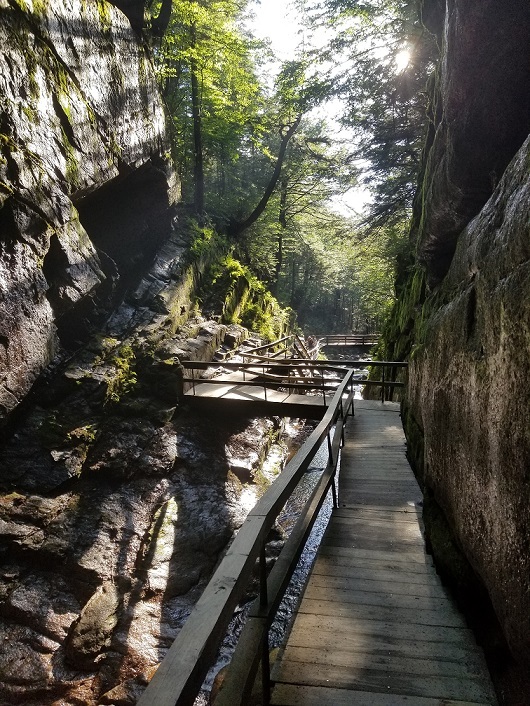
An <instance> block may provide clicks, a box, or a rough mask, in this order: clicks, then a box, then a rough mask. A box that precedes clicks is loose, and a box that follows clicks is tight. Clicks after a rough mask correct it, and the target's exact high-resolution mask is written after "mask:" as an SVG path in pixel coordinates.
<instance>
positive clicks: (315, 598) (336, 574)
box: [271, 401, 497, 706]
mask: <svg viewBox="0 0 530 706" xmlns="http://www.w3.org/2000/svg"><path fill="white" fill-rule="evenodd" d="M346 429H347V434H346V443H345V446H344V448H343V451H342V461H341V471H340V481H339V505H340V507H339V509H338V510H335V511H334V512H333V514H332V518H331V520H330V523H329V526H328V529H327V531H326V534H325V536H324V539H323V542H322V546H321V548H320V550H319V553H318V556H317V559H316V562H315V565H314V567H313V570H312V573H311V575H310V578H309V581H308V584H307V586H306V590H305V593H304V597H303V600H302V602H301V604H300V607H299V609H298V612H297V615H296V618H295V620H294V624H293V626H292V629H291V633H290V635H289V638H288V641H287V644H286V646H285V648H284V649H283V650H282V652H281V654H280V657H279V659H278V660H277V662H276V664H275V666H274V669H273V672H272V680H273V683H274V684H275V685H274V689H273V693H272V700H271V704H274V706H350V705H352V706H353V705H355V706H453V705H454V706H470V705H473V704H496V703H497V702H496V698H495V695H494V692H493V688H492V686H491V681H490V677H489V674H488V671H487V668H486V665H485V661H484V658H483V655H482V653H481V651H480V649H479V648H478V647H477V645H476V643H475V640H474V637H473V634H472V632H471V631H470V630H469V629H468V628H467V626H466V624H465V621H464V619H463V617H462V616H461V615H460V614H459V612H458V611H457V609H456V608H455V606H454V604H453V602H452V600H451V598H450V597H449V596H448V594H447V593H446V591H445V589H444V588H443V587H442V585H441V583H440V580H439V578H438V576H437V574H436V571H435V570H434V568H433V566H432V562H431V559H430V557H429V556H428V555H427V554H426V553H425V550H424V543H423V538H422V531H421V519H420V518H421V505H420V503H421V492H420V490H419V487H418V485H417V483H416V480H415V478H414V476H413V474H412V471H411V469H410V466H409V465H408V463H407V461H406V458H405V440H404V435H403V431H402V427H401V419H400V417H399V406H398V405H397V404H395V403H385V405H382V404H381V403H380V402H368V401H360V402H357V401H356V416H355V417H354V419H353V420H352V422H351V423H349V424H348V426H347V427H346Z"/></svg>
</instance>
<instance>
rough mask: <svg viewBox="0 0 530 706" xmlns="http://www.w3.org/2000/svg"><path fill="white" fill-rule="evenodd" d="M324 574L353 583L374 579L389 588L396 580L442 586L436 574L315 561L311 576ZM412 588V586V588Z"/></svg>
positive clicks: (419, 584) (412, 583)
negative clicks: (411, 572) (380, 569)
mask: <svg viewBox="0 0 530 706" xmlns="http://www.w3.org/2000/svg"><path fill="white" fill-rule="evenodd" d="M316 574H320V575H324V576H329V577H336V578H342V579H347V580H348V581H351V582H352V585H354V583H355V585H357V584H358V583H359V582H362V581H372V583H373V584H377V585H379V586H385V585H386V586H387V588H388V590H390V589H391V588H393V584H394V582H395V583H396V584H397V583H401V584H406V585H410V586H411V587H412V586H431V587H433V588H440V591H441V590H442V589H441V586H440V582H439V579H438V578H437V577H436V576H433V575H429V574H425V573H415V574H410V575H407V574H406V573H401V574H399V576H396V573H395V572H394V571H378V570H377V569H362V568H358V567H351V566H346V567H344V566H340V565H337V564H334V563H333V564H331V565H330V564H321V563H320V562H319V559H318V558H317V561H316V562H315V565H314V567H313V570H312V573H311V578H312V577H313V576H314V575H316ZM411 590H412V588H411Z"/></svg>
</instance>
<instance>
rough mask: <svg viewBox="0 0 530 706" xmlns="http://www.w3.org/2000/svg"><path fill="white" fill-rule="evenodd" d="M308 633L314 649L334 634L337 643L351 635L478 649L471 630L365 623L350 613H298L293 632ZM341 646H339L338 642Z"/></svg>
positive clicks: (380, 621)
mask: <svg viewBox="0 0 530 706" xmlns="http://www.w3.org/2000/svg"><path fill="white" fill-rule="evenodd" d="M295 628H298V630H305V631H306V634H307V635H308V638H309V639H310V640H311V641H310V642H309V643H308V644H309V645H313V644H314V641H315V635H319V639H320V636H321V635H320V634H319V633H323V632H333V633H334V634H335V636H336V638H337V641H340V640H342V639H343V637H344V636H347V635H349V634H357V635H364V636H365V637H366V638H368V637H369V636H372V635H374V636H375V635H378V636H380V637H384V638H386V639H388V640H389V641H396V640H403V641H405V642H409V641H414V640H420V641H422V642H443V643H451V644H455V645H459V646H461V647H467V648H470V649H476V648H477V645H476V643H475V640H474V637H473V633H472V632H471V630H469V629H468V628H452V627H439V626H433V625H420V624H416V623H415V624H413V625H410V624H404V623H399V622H393V621H389V620H386V621H384V620H364V619H362V618H360V617H357V616H353V617H352V616H350V615H348V614H347V613H345V614H344V615H341V616H333V615H313V614H311V613H298V614H297V616H296V623H295V626H294V628H293V630H294V629H295ZM311 632H312V634H311ZM337 644H338V642H337Z"/></svg>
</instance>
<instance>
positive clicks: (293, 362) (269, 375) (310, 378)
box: [182, 358, 408, 402]
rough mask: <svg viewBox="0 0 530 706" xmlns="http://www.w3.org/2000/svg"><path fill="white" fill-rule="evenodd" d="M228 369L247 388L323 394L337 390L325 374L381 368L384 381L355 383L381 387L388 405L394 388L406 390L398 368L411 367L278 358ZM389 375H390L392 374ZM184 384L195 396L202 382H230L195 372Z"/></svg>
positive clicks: (201, 366)
mask: <svg viewBox="0 0 530 706" xmlns="http://www.w3.org/2000/svg"><path fill="white" fill-rule="evenodd" d="M182 365H183V367H184V368H185V369H188V370H192V371H195V370H206V369H208V368H211V367H215V366H214V365H213V364H212V363H208V362H204V361H195V360H188V361H183V363H182ZM219 365H220V367H223V368H224V369H226V370H241V371H243V373H244V375H243V382H244V384H245V385H248V386H251V387H252V386H254V387H263V388H265V394H266V389H267V387H268V388H271V389H278V388H279V387H288V388H289V389H291V388H292V390H293V391H294V390H299V391H309V390H314V391H318V390H320V391H321V392H323V393H324V394H325V393H326V391H329V390H330V389H334V387H335V385H334V383H333V378H331V377H328V378H324V373H325V372H327V373H328V374H329V373H333V374H337V373H338V374H339V375H340V376H342V375H344V374H345V371H346V370H351V369H353V370H355V369H365V368H381V379H380V380H362V381H360V380H356V381H355V382H356V384H361V385H368V386H377V387H380V388H381V401H382V402H385V401H386V400H389V399H391V398H392V394H393V390H394V389H395V388H400V387H404V386H405V383H404V382H401V381H397V380H395V377H396V371H397V369H398V368H406V367H408V363H407V362H405V361H389V360H371V361H366V360H365V361H360V360H313V359H311V358H289V359H288V362H286V361H285V360H277V359H270V358H266V359H262V360H259V361H255V362H253V363H229V362H223V363H222V364H219ZM275 367H276V368H278V369H281V370H282V371H283V372H282V375H276V374H275V373H273V372H272V371H273V370H274V368H275ZM302 369H305V370H306V373H305V374H303V375H300V378H303V379H304V382H303V383H301V382H297V381H296V378H297V370H302ZM316 371H319V372H321V374H322V377H315V375H314V373H315V372H316ZM245 372H248V373H251V374H254V375H258V376H261V378H262V379H261V380H245ZM389 373H390V374H389ZM182 382H183V384H187V385H189V386H191V388H192V390H193V393H195V385H196V384H198V383H201V382H208V383H212V384H214V385H226V384H228V383H230V382H233V381H230V380H228V379H226V378H223V377H222V376H220V377H215V378H208V379H205V378H200V377H196V376H195V374H194V372H192V375H191V376H184V377H183V379H182Z"/></svg>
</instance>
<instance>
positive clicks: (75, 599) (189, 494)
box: [0, 409, 284, 706]
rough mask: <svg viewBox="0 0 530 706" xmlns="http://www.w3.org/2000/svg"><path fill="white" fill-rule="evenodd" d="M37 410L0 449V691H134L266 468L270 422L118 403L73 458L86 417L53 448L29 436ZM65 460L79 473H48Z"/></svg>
mask: <svg viewBox="0 0 530 706" xmlns="http://www.w3.org/2000/svg"><path fill="white" fill-rule="evenodd" d="M43 414H44V413H43V411H42V410H41V409H37V410H35V411H34V418H33V417H30V419H28V421H27V423H26V426H25V428H23V429H22V430H21V431H19V432H17V433H16V434H15V438H14V439H13V441H12V443H11V444H8V445H7V449H6V451H5V453H4V456H3V459H2V463H3V464H5V465H8V466H10V468H11V471H12V484H11V485H12V487H11V490H10V492H6V493H4V494H3V495H2V496H1V497H0V518H1V519H0V528H1V530H2V535H3V540H2V555H3V565H2V569H1V577H2V588H1V600H0V616H1V621H2V634H3V637H4V644H3V649H2V652H1V654H0V674H1V682H2V684H1V687H0V694H1V698H2V701H1V703H3V704H6V706H7V704H15V703H24V704H26V705H28V706H30V705H31V706H32V705H33V704H35V706H37V704H38V705H39V706H44V705H45V704H50V705H51V704H57V705H59V704H61V705H63V704H64V706H66V705H70V704H87V705H89V704H132V703H135V700H136V698H137V695H138V693H139V692H140V691H141V689H142V688H143V686H144V685H145V682H146V681H147V680H148V679H149V677H150V673H151V671H152V669H153V667H154V666H155V665H157V664H158V662H159V661H160V660H161V659H162V657H163V655H164V653H165V649H166V648H167V647H169V645H170V644H171V642H172V640H173V639H174V637H175V635H176V633H177V632H178V630H179V628H180V627H181V625H182V623H183V621H184V620H185V619H186V617H187V615H188V614H189V611H190V609H191V607H192V606H193V604H194V602H195V601H196V600H197V598H198V597H199V595H200V593H201V591H202V590H203V588H204V586H205V585H206V583H207V581H208V579H209V577H210V575H211V573H212V570H213V568H214V567H215V564H216V562H217V560H218V557H219V554H220V552H222V550H223V549H224V547H225V546H226V544H227V543H228V542H229V541H230V539H231V537H232V536H233V533H234V532H235V531H236V530H237V528H238V527H239V526H240V525H241V524H242V522H243V520H244V518H245V516H246V513H247V512H248V510H249V509H250V508H251V506H252V504H253V503H254V502H255V499H256V497H257V495H258V494H259V492H261V490H262V489H263V488H264V486H265V485H266V483H267V482H268V478H267V475H264V474H261V473H260V468H261V462H262V460H263V457H264V456H265V454H266V453H267V452H268V451H269V449H270V446H271V444H273V443H274V442H275V441H276V440H277V434H278V432H279V424H278V422H277V421H275V420H270V419H262V420H255V419H254V420H248V419H241V418H239V419H238V418H234V419H223V421H222V422H219V421H218V420H216V419H215V418H208V417H204V416H203V417H197V416H196V415H193V414H191V413H190V412H183V413H181V414H178V415H177V416H176V417H175V418H174V419H172V420H168V421H159V422H158V423H155V422H153V421H152V420H148V419H145V418H141V417H138V416H130V417H127V416H118V415H115V416H112V417H110V418H109V419H107V420H106V421H105V423H104V424H103V425H102V427H100V428H99V429H98V431H97V432H95V439H94V442H93V443H92V444H88V441H87V440H86V439H84V440H83V442H82V445H87V446H90V448H89V449H88V450H87V453H86V457H85V459H84V461H83V462H82V463H81V461H80V458H81V456H82V455H84V453H81V452H80V451H79V443H78V442H79V438H80V437H81V436H82V434H88V433H89V432H88V431H87V427H88V425H85V426H84V427H80V426H75V427H74V428H71V429H70V430H69V431H68V435H70V437H72V438H74V439H75V441H76V446H75V449H76V450H75V451H74V447H71V448H70V449H69V450H68V452H67V451H64V450H63V451H59V450H57V449H54V448H50V445H51V442H50V441H49V440H48V442H47V443H48V446H46V445H45V443H44V442H43V440H42V438H39V436H38V433H39V429H41V428H42V425H43V424H44V422H43V421H42V418H43ZM72 421H73V418H72ZM39 424H40V426H39ZM82 428H83V429H84V431H83V432H81V431H80V430H81V429H82ZM56 443H57V442H56ZM66 457H68V459H70V461H67V460H66ZM275 458H276V462H275V464H274V465H275V468H274V470H273V471H271V472H270V473H269V476H270V475H271V474H273V473H274V472H278V471H279V470H280V468H281V464H282V461H283V458H284V453H283V450H282V451H279V450H278V448H276V449H275ZM61 462H63V463H64V464H66V465H68V462H70V470H72V468H73V467H74V466H75V465H76V464H80V465H81V470H80V473H79V474H78V475H75V476H71V477H70V478H67V479H65V478H64V477H63V475H64V474H59V473H55V474H54V473H53V467H54V465H55V464H58V463H61ZM31 464H33V470H34V473H32V472H31V469H30V465H31ZM22 467H24V473H20V474H19V475H18V477H17V478H15V477H14V476H15V471H16V470H17V469H18V470H20V469H21V468H22ZM48 471H49V472H48ZM240 478H243V479H244V480H243V481H242V480H241V479H240ZM258 480H259V483H257V481H258ZM41 484H45V485H46V490H45V492H42V491H38V490H37V488H38V486H39V485H41Z"/></svg>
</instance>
